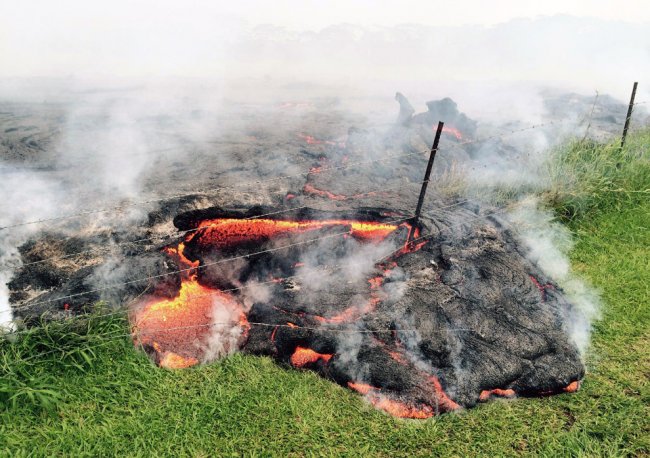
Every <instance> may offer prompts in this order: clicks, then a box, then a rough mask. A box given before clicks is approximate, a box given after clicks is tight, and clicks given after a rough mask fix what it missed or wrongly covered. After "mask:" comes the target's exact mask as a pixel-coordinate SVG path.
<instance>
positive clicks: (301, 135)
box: [297, 132, 346, 148]
mask: <svg viewBox="0 0 650 458" xmlns="http://www.w3.org/2000/svg"><path fill="white" fill-rule="evenodd" d="M297 136H298V138H301V139H302V140H304V141H305V143H307V144H308V145H328V146H336V147H338V148H345V144H346V140H345V139H341V140H320V139H317V138H315V137H314V136H312V135H307V134H304V133H302V132H301V133H299V134H297Z"/></svg>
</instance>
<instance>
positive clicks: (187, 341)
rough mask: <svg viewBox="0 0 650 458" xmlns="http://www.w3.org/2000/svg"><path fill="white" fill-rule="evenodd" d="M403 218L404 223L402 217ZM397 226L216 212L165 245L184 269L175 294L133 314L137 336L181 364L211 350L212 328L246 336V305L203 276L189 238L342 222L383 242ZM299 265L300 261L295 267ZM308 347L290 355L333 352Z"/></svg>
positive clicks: (203, 240) (214, 242)
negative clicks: (192, 256) (192, 255)
mask: <svg viewBox="0 0 650 458" xmlns="http://www.w3.org/2000/svg"><path fill="white" fill-rule="evenodd" d="M404 224H406V223H402V225H404ZM399 226H400V225H399V224H391V223H382V222H365V221H355V220H343V219H341V220H337V219H334V220H308V221H289V220H272V219H263V218H260V219H248V220H244V219H236V218H218V219H208V220H204V221H201V222H200V223H199V224H198V227H197V230H195V231H193V232H191V233H189V234H188V235H187V236H186V237H185V239H184V241H183V242H180V243H179V244H178V245H177V246H169V247H166V248H165V249H164V252H165V253H166V254H167V255H168V256H170V257H171V258H172V259H174V260H175V261H176V262H177V263H178V265H179V267H180V270H181V271H182V272H181V274H182V275H181V286H180V289H179V291H178V293H177V294H176V296H175V297H173V298H167V297H164V298H159V297H153V298H149V299H146V300H145V301H144V302H143V303H141V304H140V306H139V308H137V309H136V311H135V312H134V313H133V317H132V321H133V323H134V327H133V331H134V341H135V342H136V344H138V345H142V346H145V347H147V348H149V349H150V351H152V352H153V353H154V354H155V357H156V360H157V362H158V364H159V365H160V366H162V367H167V368H183V367H189V366H192V365H195V364H197V363H198V362H199V361H200V360H202V359H203V358H204V356H205V353H206V352H209V346H210V339H211V336H212V335H213V334H214V332H218V331H219V330H221V329H223V328H226V329H232V328H235V329H237V328H239V329H241V335H242V339H243V338H244V337H245V333H246V331H247V329H248V324H247V321H246V315H245V313H244V307H243V306H242V304H240V303H239V302H238V300H237V298H236V297H235V295H233V294H231V293H229V292H224V291H220V290H219V289H215V288H211V287H208V286H205V285H203V284H201V283H200V282H199V279H198V275H197V269H198V268H199V266H200V261H199V260H195V261H192V260H190V259H188V258H187V256H186V249H187V245H188V244H189V243H198V244H199V245H200V247H201V250H202V251H204V252H205V251H207V252H210V251H214V250H215V249H216V250H217V251H218V250H221V249H225V248H229V247H233V246H237V245H240V244H247V243H251V242H253V243H256V244H259V243H262V242H264V241H268V240H270V239H274V238H277V237H280V236H282V235H286V234H304V233H308V232H309V231H316V230H319V229H323V228H330V227H334V228H335V227H341V233H342V234H344V233H349V235H350V236H352V237H354V238H355V239H357V240H359V241H361V242H379V241H381V240H383V239H385V238H386V237H388V235H390V234H391V233H392V232H393V231H395V230H396V229H397V228H398V227H399ZM300 265H301V264H300V263H296V264H295V266H294V267H295V268H297V267H300ZM371 281H372V280H371ZM375 281H376V280H375ZM378 301H379V298H378V297H376V295H373V296H372V297H371V298H370V299H369V300H368V303H367V304H366V305H365V306H364V307H360V308H354V309H348V310H346V311H344V312H342V313H340V314H338V315H336V316H333V317H329V318H324V317H316V319H317V321H321V322H327V323H341V322H344V321H352V320H354V319H356V318H358V317H359V316H361V315H363V314H364V313H366V312H367V311H369V310H372V309H373V308H374V306H375V305H376V304H377V302H378ZM289 325H291V324H289ZM274 336H275V334H273V337H274ZM242 339H240V340H242ZM231 344H232V342H231ZM226 350H227V351H228V350H233V349H226ZM309 352H312V350H309V349H301V348H299V351H298V350H297V353H296V355H294V357H292V363H293V364H294V366H296V367H302V366H304V365H305V364H307V363H309V362H313V361H311V359H310V358H312V357H316V360H319V359H321V360H323V361H324V362H328V361H329V358H331V356H332V355H319V354H316V353H309Z"/></svg>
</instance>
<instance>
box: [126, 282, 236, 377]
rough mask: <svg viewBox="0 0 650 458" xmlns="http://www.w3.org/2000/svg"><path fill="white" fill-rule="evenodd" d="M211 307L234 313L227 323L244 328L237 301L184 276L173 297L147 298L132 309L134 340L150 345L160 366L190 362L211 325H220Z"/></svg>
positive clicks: (175, 365) (199, 354)
mask: <svg viewBox="0 0 650 458" xmlns="http://www.w3.org/2000/svg"><path fill="white" fill-rule="evenodd" d="M215 311H221V312H223V311H226V312H227V313H226V314H227V315H228V316H233V317H237V320H236V321H234V322H233V323H230V325H231V326H233V327H234V326H240V327H241V328H242V331H243V332H244V333H245V332H246V331H247V329H248V325H247V322H246V317H245V315H244V314H243V311H242V308H241V305H240V304H239V303H237V302H236V301H235V300H234V298H233V297H232V296H231V295H229V294H227V293H225V292H222V291H219V290H214V289H211V288H207V287H205V286H203V285H201V284H200V283H198V281H197V280H196V279H194V278H192V279H189V280H184V281H183V282H182V283H181V288H180V290H179V292H178V295H177V296H176V297H174V298H156V299H149V300H148V301H147V302H146V303H145V304H144V305H143V306H141V308H139V309H138V310H136V311H135V312H134V315H133V323H134V327H133V331H134V341H135V343H136V344H139V345H146V346H150V347H151V348H153V349H154V351H155V352H156V354H157V356H158V360H159V364H160V365H161V366H163V367H170V368H175V367H189V366H192V365H194V364H197V363H198V362H199V359H200V357H201V350H200V346H201V345H200V344H201V343H204V342H205V341H206V339H208V338H209V336H210V335H211V333H212V330H213V329H214V327H215V326H217V325H218V326H223V325H224V323H221V322H220V323H214V319H213V315H214V313H215ZM221 314H223V313H220V315H221ZM228 324H229V323H225V325H228Z"/></svg>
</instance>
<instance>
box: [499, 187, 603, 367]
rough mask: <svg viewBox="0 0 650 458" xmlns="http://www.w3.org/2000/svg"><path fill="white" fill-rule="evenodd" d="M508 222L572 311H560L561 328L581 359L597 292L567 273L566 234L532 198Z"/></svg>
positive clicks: (597, 303)
mask: <svg viewBox="0 0 650 458" xmlns="http://www.w3.org/2000/svg"><path fill="white" fill-rule="evenodd" d="M508 218H509V220H510V222H511V223H512V224H513V226H514V227H518V228H519V234H520V237H521V239H522V241H523V242H524V243H525V244H526V246H527V247H528V249H529V253H528V258H529V259H530V260H531V261H533V262H534V263H535V264H536V265H537V266H538V267H539V268H540V269H542V271H543V272H544V273H545V274H547V275H548V276H549V277H550V278H552V279H553V280H554V281H555V282H557V283H558V284H559V285H560V286H561V287H562V289H563V291H564V293H565V294H566V296H567V297H568V299H569V300H570V302H571V304H572V307H571V308H569V309H568V310H564V311H563V312H564V313H565V316H564V317H563V319H564V325H565V327H566V331H567V332H568V334H569V335H570V336H571V339H572V341H573V343H574V344H575V345H576V347H577V348H578V349H579V350H580V353H581V354H582V355H584V354H585V352H586V351H587V350H588V348H589V342H590V335H591V330H592V323H593V322H594V320H597V319H599V318H600V309H601V301H600V296H599V294H598V292H597V291H596V290H594V289H593V288H592V287H591V286H589V284H588V283H587V282H586V281H585V280H584V279H582V278H580V277H579V276H578V275H576V274H575V273H574V272H573V271H572V269H571V264H570V261H569V258H568V253H569V251H570V249H571V247H572V239H571V234H570V232H569V230H568V229H567V228H566V227H564V226H562V225H560V224H559V223H557V222H554V218H553V215H552V213H551V212H550V211H548V210H543V209H541V208H540V205H539V202H538V201H537V200H536V199H535V198H527V199H524V200H522V201H521V202H519V204H518V205H517V207H516V208H515V210H513V211H512V212H510V213H509V214H508Z"/></svg>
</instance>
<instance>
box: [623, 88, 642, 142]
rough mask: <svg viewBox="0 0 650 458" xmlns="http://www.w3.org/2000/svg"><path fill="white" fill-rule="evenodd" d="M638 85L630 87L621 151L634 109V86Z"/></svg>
mask: <svg viewBox="0 0 650 458" xmlns="http://www.w3.org/2000/svg"><path fill="white" fill-rule="evenodd" d="M637 84H639V83H638V82H637V81H635V82H634V85H633V86H632V96H631V97H630V105H629V106H628V107H627V116H626V117H625V127H623V137H621V149H622V148H623V146H625V137H627V130H628V129H629V128H630V119H631V118H632V109H633V108H634V97H636V86H637Z"/></svg>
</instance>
